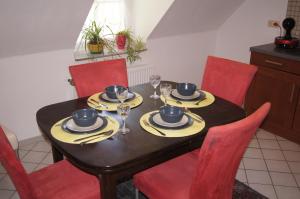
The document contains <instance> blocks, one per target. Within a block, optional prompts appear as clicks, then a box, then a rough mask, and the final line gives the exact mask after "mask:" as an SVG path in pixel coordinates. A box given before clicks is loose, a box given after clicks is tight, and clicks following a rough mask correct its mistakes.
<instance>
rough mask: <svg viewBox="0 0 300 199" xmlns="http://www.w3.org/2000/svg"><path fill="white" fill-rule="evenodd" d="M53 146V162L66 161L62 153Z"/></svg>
mask: <svg viewBox="0 0 300 199" xmlns="http://www.w3.org/2000/svg"><path fill="white" fill-rule="evenodd" d="M51 146H52V156H53V162H54V163H55V162H58V161H61V160H63V159H64V156H63V154H62V153H61V152H59V151H58V150H57V149H56V148H55V146H53V145H51Z"/></svg>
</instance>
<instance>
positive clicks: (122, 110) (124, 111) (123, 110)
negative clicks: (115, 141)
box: [117, 103, 130, 135]
mask: <svg viewBox="0 0 300 199" xmlns="http://www.w3.org/2000/svg"><path fill="white" fill-rule="evenodd" d="M117 112H118V114H119V115H120V116H121V118H122V120H123V126H122V128H120V129H119V132H121V133H122V134H123V135H125V134H126V133H128V132H129V131H130V130H129V129H128V128H126V127H125V123H126V118H127V117H128V115H129V112H130V105H129V104H128V103H121V104H120V105H119V106H118V107H117Z"/></svg>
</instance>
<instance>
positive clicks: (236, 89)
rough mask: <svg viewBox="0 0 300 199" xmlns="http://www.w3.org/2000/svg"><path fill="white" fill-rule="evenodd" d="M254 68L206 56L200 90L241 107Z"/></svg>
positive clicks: (255, 69) (253, 73)
mask: <svg viewBox="0 0 300 199" xmlns="http://www.w3.org/2000/svg"><path fill="white" fill-rule="evenodd" d="M256 71H257V68H256V66H253V65H249V64H245V63H241V62H237V61H233V60H229V59H223V58H219V57H213V56H208V58H207V63H206V67H205V72H204V76H203V81H202V86H201V89H203V90H206V91H208V92H211V93H213V94H214V95H217V96H219V97H221V98H224V99H226V100H228V101H230V102H233V103H234V104H237V105H239V106H241V105H242V104H243V102H244V99H245V96H246V93H247V90H248V87H249V85H250V83H251V81H252V79H253V77H254V75H255V73H256Z"/></svg>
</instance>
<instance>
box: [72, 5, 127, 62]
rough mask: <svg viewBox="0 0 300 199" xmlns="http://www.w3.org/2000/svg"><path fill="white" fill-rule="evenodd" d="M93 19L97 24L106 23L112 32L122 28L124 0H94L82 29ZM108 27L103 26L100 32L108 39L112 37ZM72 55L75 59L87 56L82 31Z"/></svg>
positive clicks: (123, 27)
mask: <svg viewBox="0 0 300 199" xmlns="http://www.w3.org/2000/svg"><path fill="white" fill-rule="evenodd" d="M93 20H95V21H96V22H97V24H98V25H104V26H105V25H107V26H108V27H109V28H110V29H111V31H112V32H114V33H117V32H118V31H120V30H124V29H125V21H126V15H125V0H94V3H93V5H92V7H91V9H90V12H89V14H88V16H87V18H86V20H85V23H84V25H83V27H82V30H84V29H85V28H87V27H89V26H90V25H91V23H92V21H93ZM109 28H104V29H103V31H102V32H101V34H102V36H105V37H106V38H108V39H113V35H111V31H110V29H109ZM74 56H75V60H80V59H84V58H87V53H86V52H85V46H84V41H83V39H82V31H81V33H80V34H79V37H78V39H77V42H76V47H75V51H74Z"/></svg>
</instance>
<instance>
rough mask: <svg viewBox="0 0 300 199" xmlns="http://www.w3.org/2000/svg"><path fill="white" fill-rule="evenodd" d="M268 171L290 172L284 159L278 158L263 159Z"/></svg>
mask: <svg viewBox="0 0 300 199" xmlns="http://www.w3.org/2000/svg"><path fill="white" fill-rule="evenodd" d="M265 161H266V164H267V167H268V170H269V171H278V172H287V173H290V172H291V171H290V169H289V166H288V164H287V162H286V161H280V160H265Z"/></svg>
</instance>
